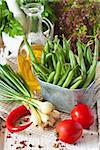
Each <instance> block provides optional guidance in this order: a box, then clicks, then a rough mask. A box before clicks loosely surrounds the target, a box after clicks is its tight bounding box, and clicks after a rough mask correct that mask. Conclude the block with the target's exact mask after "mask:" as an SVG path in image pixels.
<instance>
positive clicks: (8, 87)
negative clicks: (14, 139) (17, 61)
mask: <svg viewBox="0 0 100 150" xmlns="http://www.w3.org/2000/svg"><path fill="white" fill-rule="evenodd" d="M0 101H2V102H5V101H6V102H11V101H12V102H13V101H15V102H17V103H19V104H24V105H25V106H26V107H27V108H28V109H30V112H31V115H33V116H38V115H39V113H38V111H39V112H40V113H43V114H46V115H48V114H50V113H51V112H52V110H53V108H54V106H53V105H52V104H51V103H50V102H46V101H45V102H42V101H39V100H38V99H36V98H34V94H33V92H32V91H31V90H30V88H29V87H28V85H27V83H26V82H25V80H24V79H23V78H22V77H21V75H20V74H19V73H17V72H14V71H13V69H12V68H11V67H10V66H9V65H7V64H6V65H1V64H0ZM38 118H39V117H38ZM35 120H36V117H35ZM38 122H39V121H38Z"/></svg>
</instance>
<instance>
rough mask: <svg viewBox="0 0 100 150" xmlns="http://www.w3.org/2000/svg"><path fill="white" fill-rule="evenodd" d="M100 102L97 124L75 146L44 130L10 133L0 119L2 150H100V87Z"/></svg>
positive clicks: (98, 74)
mask: <svg viewBox="0 0 100 150" xmlns="http://www.w3.org/2000/svg"><path fill="white" fill-rule="evenodd" d="M97 79H98V80H97V83H98V85H99V84H100V63H99V64H98V68H97ZM98 87H99V88H98V91H99V92H98V94H97V96H96V99H97V100H98V101H97V103H96V105H95V106H94V108H93V111H94V115H95V122H94V124H93V125H92V126H91V127H90V129H88V130H84V133H83V136H82V137H81V139H80V140H79V141H78V142H77V143H75V144H72V145H70V144H64V143H62V142H61V141H58V140H57V138H56V136H55V131H54V130H50V131H43V130H42V129H37V128H34V127H33V126H31V127H29V128H28V129H26V130H25V131H23V132H19V133H13V134H11V133H9V132H8V130H7V129H6V126H5V121H3V120H2V119H1V118H0V150H40V149H41V150H100V100H99V99H100V86H98ZM62 117H63V118H66V119H67V118H69V115H68V114H62Z"/></svg>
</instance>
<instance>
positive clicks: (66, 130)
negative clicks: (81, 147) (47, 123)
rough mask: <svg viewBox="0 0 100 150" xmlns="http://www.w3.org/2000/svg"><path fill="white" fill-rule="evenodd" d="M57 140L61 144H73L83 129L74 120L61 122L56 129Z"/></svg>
mask: <svg viewBox="0 0 100 150" xmlns="http://www.w3.org/2000/svg"><path fill="white" fill-rule="evenodd" d="M56 132H57V135H58V139H59V140H61V141H62V142H65V143H69V144H73V143H75V142H76V141H77V140H78V139H79V138H80V136H81V135H82V132H83V128H82V126H81V124H80V123H78V122H77V121H74V120H63V121H61V122H60V123H58V125H57V127H56Z"/></svg>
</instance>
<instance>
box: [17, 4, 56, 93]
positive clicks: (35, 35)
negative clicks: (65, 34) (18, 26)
mask: <svg viewBox="0 0 100 150" xmlns="http://www.w3.org/2000/svg"><path fill="white" fill-rule="evenodd" d="M22 9H23V11H24V13H25V14H26V19H27V21H28V22H29V23H28V28H27V33H26V34H27V38H28V41H29V43H30V44H31V46H32V49H33V51H34V53H35V56H36V57H37V59H38V60H40V57H41V54H42V48H43V46H44V44H45V42H46V39H47V37H49V38H52V36H53V25H52V23H51V22H50V21H49V20H48V19H47V18H42V16H41V14H42V12H43V11H44V7H43V6H42V5H41V4H38V3H30V4H27V5H25V6H23V7H22ZM43 23H44V24H46V26H47V28H48V30H47V31H46V32H43V31H42V24H43ZM18 69H19V73H20V74H21V75H22V76H23V78H24V79H25V80H26V82H27V83H28V85H29V87H30V88H31V89H32V90H33V91H40V86H39V83H38V81H37V79H36V77H35V75H34V74H33V73H32V70H31V63H30V56H29V53H28V51H27V48H26V46H25V44H24V42H22V44H21V46H20V48H19V52H18Z"/></svg>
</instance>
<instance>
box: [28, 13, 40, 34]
mask: <svg viewBox="0 0 100 150" xmlns="http://www.w3.org/2000/svg"><path fill="white" fill-rule="evenodd" d="M29 20H30V29H29V30H30V31H29V32H33V33H41V32H42V17H41V15H38V16H31V17H30V18H29Z"/></svg>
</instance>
